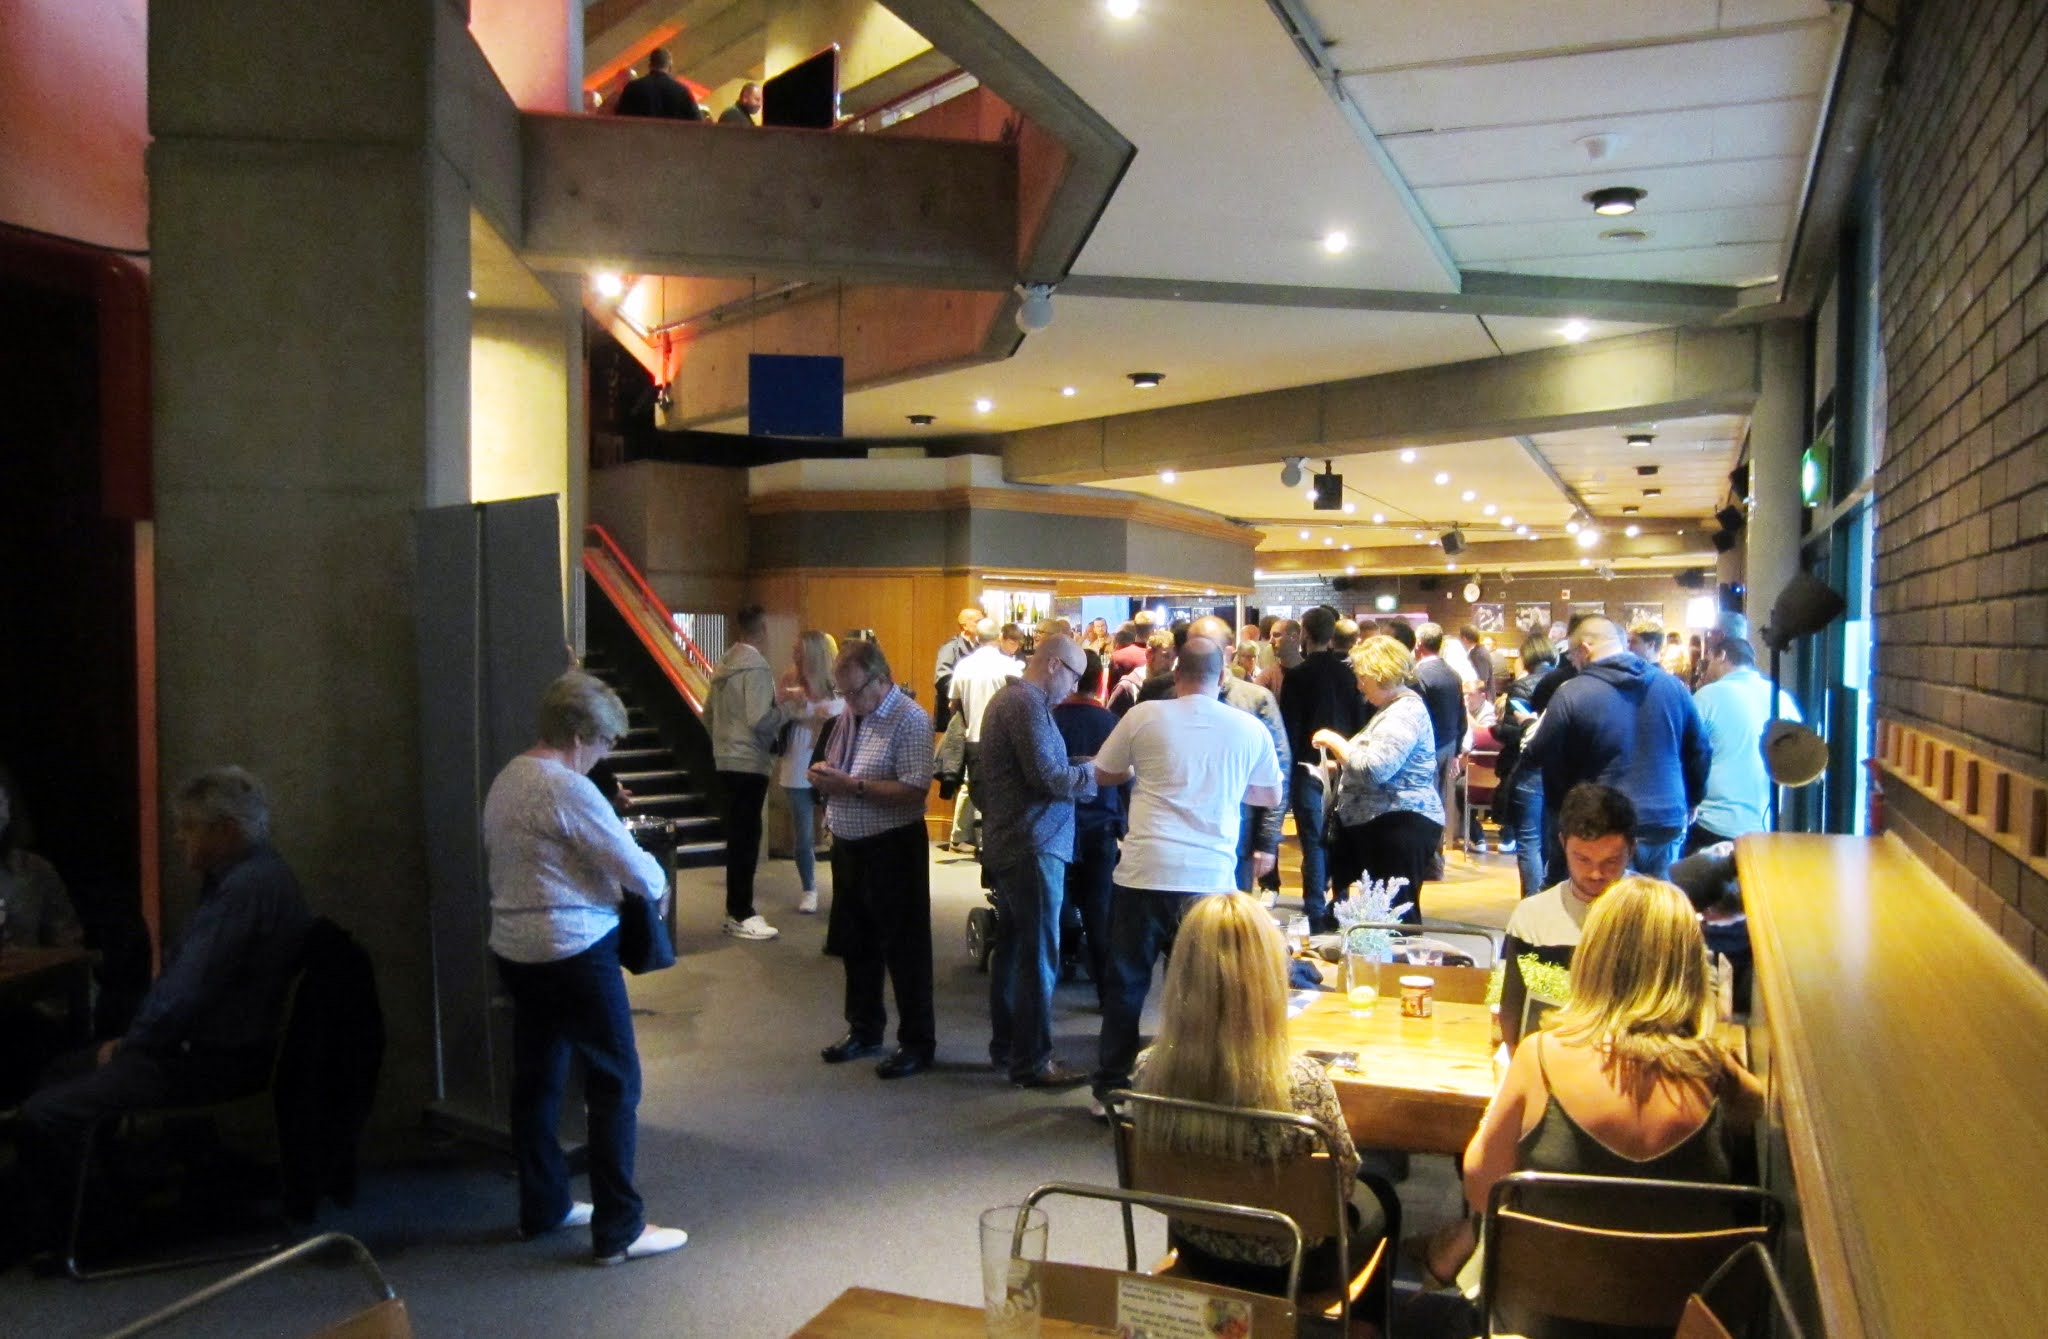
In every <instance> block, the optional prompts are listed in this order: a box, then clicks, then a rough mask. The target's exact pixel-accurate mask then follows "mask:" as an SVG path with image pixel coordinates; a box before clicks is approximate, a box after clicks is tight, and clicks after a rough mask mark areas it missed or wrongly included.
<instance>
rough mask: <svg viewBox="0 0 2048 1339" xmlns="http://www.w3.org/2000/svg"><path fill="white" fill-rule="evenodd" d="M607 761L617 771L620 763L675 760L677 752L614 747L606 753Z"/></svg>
mask: <svg viewBox="0 0 2048 1339" xmlns="http://www.w3.org/2000/svg"><path fill="white" fill-rule="evenodd" d="M605 761H606V762H609V763H611V764H612V768H613V771H614V772H616V771H617V769H618V765H619V764H620V763H626V764H628V765H631V764H634V763H643V762H649V763H663V762H674V761H675V754H674V753H672V752H670V751H669V750H668V749H613V750H612V751H611V752H610V753H608V754H606V755H605ZM650 775H651V773H650Z"/></svg>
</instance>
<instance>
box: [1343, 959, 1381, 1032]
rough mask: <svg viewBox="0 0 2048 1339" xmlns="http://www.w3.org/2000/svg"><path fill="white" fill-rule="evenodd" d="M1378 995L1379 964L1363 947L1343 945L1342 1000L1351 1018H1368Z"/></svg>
mask: <svg viewBox="0 0 2048 1339" xmlns="http://www.w3.org/2000/svg"><path fill="white" fill-rule="evenodd" d="M1379 997H1380V964H1379V958H1378V956H1377V955H1376V954H1374V953H1372V952H1371V951H1370V950H1368V949H1366V948H1364V947H1362V946H1361V947H1356V948H1354V947H1353V946H1352V945H1350V944H1349V943H1347V944H1345V945H1344V1000H1345V1002H1346V1003H1347V1004H1349V1005H1350V1006H1351V1016H1352V1017H1353V1018H1369V1017H1371V1016H1372V1007H1373V1005H1375V1004H1377V1003H1378V1002H1379Z"/></svg>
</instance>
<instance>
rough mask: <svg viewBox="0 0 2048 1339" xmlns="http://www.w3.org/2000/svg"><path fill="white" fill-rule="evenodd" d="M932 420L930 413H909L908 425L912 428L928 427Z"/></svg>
mask: <svg viewBox="0 0 2048 1339" xmlns="http://www.w3.org/2000/svg"><path fill="white" fill-rule="evenodd" d="M932 422H933V419H932V416H931V415H930V414H912V415H910V426H911V427H913V428H929V427H930V426H931V425H932Z"/></svg>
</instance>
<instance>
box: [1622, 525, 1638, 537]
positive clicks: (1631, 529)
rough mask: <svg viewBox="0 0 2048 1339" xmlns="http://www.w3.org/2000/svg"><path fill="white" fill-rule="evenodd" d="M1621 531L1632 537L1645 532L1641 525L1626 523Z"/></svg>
mask: <svg viewBox="0 0 2048 1339" xmlns="http://www.w3.org/2000/svg"><path fill="white" fill-rule="evenodd" d="M1621 533H1623V534H1624V535H1627V536H1628V537H1629V538H1630V539H1634V538H1635V537H1636V536H1637V535H1640V534H1641V533H1643V527H1641V526H1639V525H1625V526H1623V527H1622V528H1621Z"/></svg>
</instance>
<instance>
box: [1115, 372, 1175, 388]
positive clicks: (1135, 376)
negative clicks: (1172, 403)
mask: <svg viewBox="0 0 2048 1339" xmlns="http://www.w3.org/2000/svg"><path fill="white" fill-rule="evenodd" d="M1124 375H1126V376H1128V377H1129V378H1130V379H1131V385H1133V386H1135V387H1136V388H1137V389H1139V390H1141V391H1152V390H1158V389H1159V383H1160V382H1162V381H1164V380H1166V373H1164V372H1127V373H1125V374H1124Z"/></svg>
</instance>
